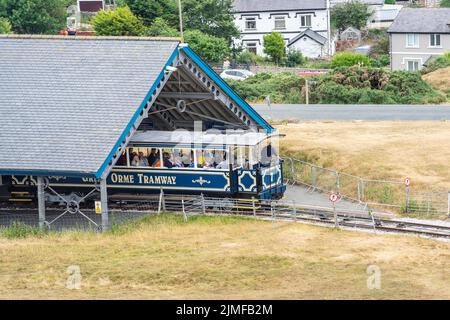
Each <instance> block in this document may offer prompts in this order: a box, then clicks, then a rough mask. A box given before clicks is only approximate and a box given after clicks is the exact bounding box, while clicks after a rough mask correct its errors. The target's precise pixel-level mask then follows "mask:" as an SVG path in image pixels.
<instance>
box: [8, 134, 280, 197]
mask: <svg viewBox="0 0 450 320" xmlns="http://www.w3.org/2000/svg"><path fill="white" fill-rule="evenodd" d="M279 138H280V136H279V135H276V134H267V133H260V132H239V131H238V132H232V133H222V132H218V133H217V132H215V131H214V132H209V131H206V132H192V131H186V130H178V131H141V132H137V133H136V134H135V135H134V136H133V138H132V140H131V141H130V143H129V145H128V146H127V148H126V149H125V150H124V151H123V153H122V155H121V157H120V159H118V161H117V164H116V166H115V167H114V168H113V169H112V170H111V172H110V174H109V176H108V178H107V186H108V192H109V193H110V194H134V195H137V194H149V193H160V192H161V191H163V192H164V193H170V194H183V195H185V194H186V195H196V194H204V195H206V196H214V197H224V198H255V199H261V200H269V199H279V198H281V197H282V196H283V194H284V192H285V188H286V187H285V185H284V184H283V163H282V161H281V159H280V158H279V157H278V152H277V151H276V145H278V139H279ZM10 180H11V181H10V182H11V185H12V190H14V191H13V193H16V194H19V195H20V194H26V190H29V189H33V190H34V189H35V188H34V185H36V178H35V177H33V176H15V175H13V176H11V177H10ZM47 183H48V186H50V187H52V188H53V189H55V190H57V191H58V193H60V194H62V195H63V196H64V197H67V198H68V199H70V200H78V199H81V198H82V197H84V196H85V195H86V193H87V192H88V191H89V190H91V189H92V188H94V187H96V186H97V185H98V180H97V179H95V178H82V177H79V178H76V177H63V176H49V177H48V178H47ZM77 198H78V199H77ZM46 200H47V201H48V202H50V203H51V202H59V201H60V200H61V199H60V198H59V196H52V195H50V194H47V199H46Z"/></svg>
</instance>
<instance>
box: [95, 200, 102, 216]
mask: <svg viewBox="0 0 450 320" xmlns="http://www.w3.org/2000/svg"><path fill="white" fill-rule="evenodd" d="M95 213H98V214H100V213H102V202H101V201H95Z"/></svg>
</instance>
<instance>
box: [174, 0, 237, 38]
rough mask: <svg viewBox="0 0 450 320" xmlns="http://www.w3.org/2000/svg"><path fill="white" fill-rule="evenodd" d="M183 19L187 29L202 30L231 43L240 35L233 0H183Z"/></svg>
mask: <svg viewBox="0 0 450 320" xmlns="http://www.w3.org/2000/svg"><path fill="white" fill-rule="evenodd" d="M182 6H183V20H184V24H185V28H186V30H200V31H202V32H203V33H207V34H210V35H212V36H215V37H219V38H224V39H226V40H227V41H228V44H231V40H232V38H233V37H238V36H239V30H238V29H237V28H236V25H235V24H234V17H233V0H183V1H182Z"/></svg>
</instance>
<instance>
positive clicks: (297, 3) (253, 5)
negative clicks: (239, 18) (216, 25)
mask: <svg viewBox="0 0 450 320" xmlns="http://www.w3.org/2000/svg"><path fill="white" fill-rule="evenodd" d="M326 8H327V2H326V0H277V1H274V0H235V1H234V10H235V11H236V12H262V11H288V10H289V11H291V10H292V11H294V10H305V9H306V10H313V9H326Z"/></svg>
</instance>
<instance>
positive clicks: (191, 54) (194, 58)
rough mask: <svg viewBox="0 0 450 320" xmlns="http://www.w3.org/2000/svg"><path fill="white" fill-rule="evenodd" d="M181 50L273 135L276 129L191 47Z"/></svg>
mask: <svg viewBox="0 0 450 320" xmlns="http://www.w3.org/2000/svg"><path fill="white" fill-rule="evenodd" d="M181 50H183V52H184V53H185V54H186V55H187V56H188V57H189V58H190V59H192V61H194V62H195V64H197V65H198V66H199V67H200V68H201V69H202V70H203V71H204V72H206V74H207V75H208V77H210V78H211V79H212V80H213V81H214V82H215V83H217V85H218V86H219V87H220V89H222V90H223V91H224V92H225V93H226V94H227V95H228V96H229V97H230V98H232V99H233V100H234V101H235V102H236V103H237V104H238V105H239V106H240V107H241V108H242V109H244V111H245V112H247V114H248V115H249V116H250V117H251V118H252V119H253V120H254V121H255V122H256V123H258V124H259V125H260V126H261V127H262V128H263V129H265V130H266V132H267V133H269V134H270V133H272V132H273V131H274V130H275V129H274V128H273V127H272V126H271V125H270V124H269V123H268V122H267V121H266V120H264V118H263V117H261V115H260V114H259V113H257V112H256V111H255V110H254V109H253V108H252V107H251V106H250V105H249V104H248V103H247V102H245V100H244V99H242V98H241V97H240V96H239V95H238V94H237V93H236V91H234V90H233V89H232V88H231V87H230V86H229V85H228V83H226V81H225V80H223V79H222V78H221V77H220V76H219V75H218V74H217V73H216V72H215V71H214V70H213V69H211V67H210V66H209V65H208V64H207V63H206V62H204V61H203V60H202V59H201V58H200V57H199V56H198V55H197V54H196V53H195V52H194V50H192V49H191V48H189V47H183V48H182V49H181Z"/></svg>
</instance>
